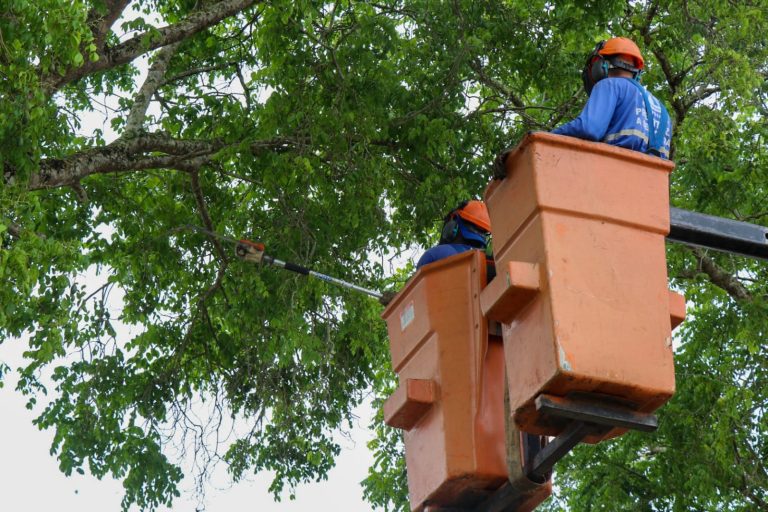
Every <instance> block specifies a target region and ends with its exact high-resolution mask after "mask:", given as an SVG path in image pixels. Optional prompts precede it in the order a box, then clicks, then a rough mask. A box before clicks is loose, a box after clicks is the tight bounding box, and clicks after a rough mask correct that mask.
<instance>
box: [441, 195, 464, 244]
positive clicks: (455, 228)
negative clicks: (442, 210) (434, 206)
mask: <svg viewBox="0 0 768 512" xmlns="http://www.w3.org/2000/svg"><path fill="white" fill-rule="evenodd" d="M468 203H469V201H462V202H461V203H459V205H458V206H457V207H456V208H454V209H453V210H451V211H450V212H448V215H446V216H445V218H443V229H442V231H441V232H440V243H441V244H451V243H453V242H454V241H455V240H456V237H457V236H459V227H460V225H459V219H457V218H456V217H457V215H456V212H458V211H459V210H461V209H462V208H464V207H465V206H467V204H468Z"/></svg>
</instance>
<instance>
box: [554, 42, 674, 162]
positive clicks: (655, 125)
mask: <svg viewBox="0 0 768 512" xmlns="http://www.w3.org/2000/svg"><path fill="white" fill-rule="evenodd" d="M644 67H645V61H644V59H643V56H642V54H641V53H640V48H638V47H637V45H636V44H635V43H634V42H633V41H632V40H630V39H627V38H626V37H614V38H612V39H609V40H607V41H602V42H600V43H598V44H597V46H595V49H594V50H592V53H590V55H589V57H588V58H587V62H586V65H585V66H584V70H583V71H582V74H581V78H582V80H583V82H584V88H585V89H586V91H587V95H588V96H589V99H588V100H587V104H586V105H585V106H584V109H583V110H582V111H581V114H579V116H578V117H577V118H576V119H574V120H573V121H571V122H569V123H566V124H564V125H562V126H560V127H558V128H556V129H554V130H552V133H556V134H560V135H569V136H571V137H578V138H580V139H586V140H592V141H597V142H605V143H608V144H612V145H614V146H620V147H623V148H628V149H633V150H635V151H640V152H642V153H649V154H653V155H656V156H660V157H662V158H669V149H670V142H671V137H672V123H671V121H670V119H669V114H668V113H667V109H666V108H665V107H664V105H663V104H662V103H661V102H660V101H659V100H658V99H657V98H656V97H655V96H653V95H652V94H651V93H650V92H648V90H647V89H645V87H643V86H642V85H640V75H641V73H642V71H643V68H644Z"/></svg>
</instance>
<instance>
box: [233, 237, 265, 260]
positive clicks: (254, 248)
mask: <svg viewBox="0 0 768 512" xmlns="http://www.w3.org/2000/svg"><path fill="white" fill-rule="evenodd" d="M264 249H265V248H264V244H261V243H257V242H251V241H250V240H245V239H242V240H238V241H237V248H236V252H237V257H238V258H240V259H242V260H245V261H250V262H252V263H261V262H262V260H263V259H264Z"/></svg>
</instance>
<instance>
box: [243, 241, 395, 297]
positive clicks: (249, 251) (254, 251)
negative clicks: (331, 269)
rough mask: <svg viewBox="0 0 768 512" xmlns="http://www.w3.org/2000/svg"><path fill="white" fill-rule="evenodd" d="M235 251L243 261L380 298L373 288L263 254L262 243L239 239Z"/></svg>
mask: <svg viewBox="0 0 768 512" xmlns="http://www.w3.org/2000/svg"><path fill="white" fill-rule="evenodd" d="M236 252H237V256H238V257H239V258H240V259H242V260H245V261H250V262H253V263H266V264H268V265H274V266H276V267H280V268H284V269H285V270H290V271H291V272H296V273H297V274H302V275H305V276H311V277H315V278H317V279H322V280H323V281H325V282H327V283H332V284H335V285H338V286H342V287H344V288H349V289H350V290H355V291H358V292H361V293H365V294H366V295H370V296H371V297H374V298H376V299H381V298H382V294H381V293H380V292H377V291H375V290H369V289H368V288H363V287H362V286H358V285H356V284H353V283H349V282H347V281H344V280H342V279H339V278H337V277H331V276H328V275H325V274H321V273H320V272H315V271H314V270H311V269H308V268H307V267H302V266H301V265H297V264H295V263H290V262H287V261H282V260H279V259H277V258H273V257H272V256H269V255H267V254H264V244H260V243H256V242H251V241H250V240H239V241H238V242H237V248H236Z"/></svg>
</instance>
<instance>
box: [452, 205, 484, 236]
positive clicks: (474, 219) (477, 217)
mask: <svg viewBox="0 0 768 512" xmlns="http://www.w3.org/2000/svg"><path fill="white" fill-rule="evenodd" d="M456 215H458V216H459V217H461V218H462V219H464V220H466V221H467V222H471V223H472V224H474V225H475V226H477V227H479V228H481V229H484V230H486V231H488V232H490V231H491V218H490V217H489V216H488V208H486V206H485V203H484V202H482V201H478V200H476V199H474V200H472V201H467V204H465V205H464V206H463V207H461V208H459V209H458V210H457V211H456Z"/></svg>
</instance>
